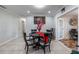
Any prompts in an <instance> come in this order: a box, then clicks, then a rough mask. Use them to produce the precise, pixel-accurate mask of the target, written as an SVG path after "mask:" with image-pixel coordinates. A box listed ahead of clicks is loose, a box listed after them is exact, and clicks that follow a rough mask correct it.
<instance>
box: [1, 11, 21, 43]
mask: <svg viewBox="0 0 79 59" xmlns="http://www.w3.org/2000/svg"><path fill="white" fill-rule="evenodd" d="M19 20H20V18H19V16H16V15H14V14H11V13H8V12H6V11H3V10H0V44H1V43H3V42H6V41H8V40H12V39H14V38H17V37H19V36H21V35H20V33H21V28H20V21H19Z"/></svg>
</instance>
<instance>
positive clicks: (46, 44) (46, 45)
mask: <svg viewBox="0 0 79 59" xmlns="http://www.w3.org/2000/svg"><path fill="white" fill-rule="evenodd" d="M44 35H45V36H48V42H47V43H46V42H45V41H44V40H42V41H41V42H40V46H41V48H42V49H43V51H44V54H45V53H46V47H48V48H49V52H51V49H50V44H51V38H50V36H51V33H44Z"/></svg>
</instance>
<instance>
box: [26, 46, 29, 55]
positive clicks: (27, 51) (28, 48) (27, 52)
mask: <svg viewBox="0 0 79 59" xmlns="http://www.w3.org/2000/svg"><path fill="white" fill-rule="evenodd" d="M28 50H29V46H27V51H26V54H28Z"/></svg>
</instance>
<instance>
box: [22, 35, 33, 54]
mask: <svg viewBox="0 0 79 59" xmlns="http://www.w3.org/2000/svg"><path fill="white" fill-rule="evenodd" d="M23 37H24V41H25V51H26V54H28V51H29V47H30V46H34V45H35V44H34V42H33V38H32V36H26V33H23ZM26 47H27V48H26ZM26 49H27V50H26Z"/></svg>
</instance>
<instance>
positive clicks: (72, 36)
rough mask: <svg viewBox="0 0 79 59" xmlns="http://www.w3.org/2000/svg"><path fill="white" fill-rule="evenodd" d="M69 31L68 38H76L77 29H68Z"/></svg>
mask: <svg viewBox="0 0 79 59" xmlns="http://www.w3.org/2000/svg"><path fill="white" fill-rule="evenodd" d="M69 33H70V38H71V39H73V40H76V41H77V40H78V31H77V29H71V30H70V31H69Z"/></svg>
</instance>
